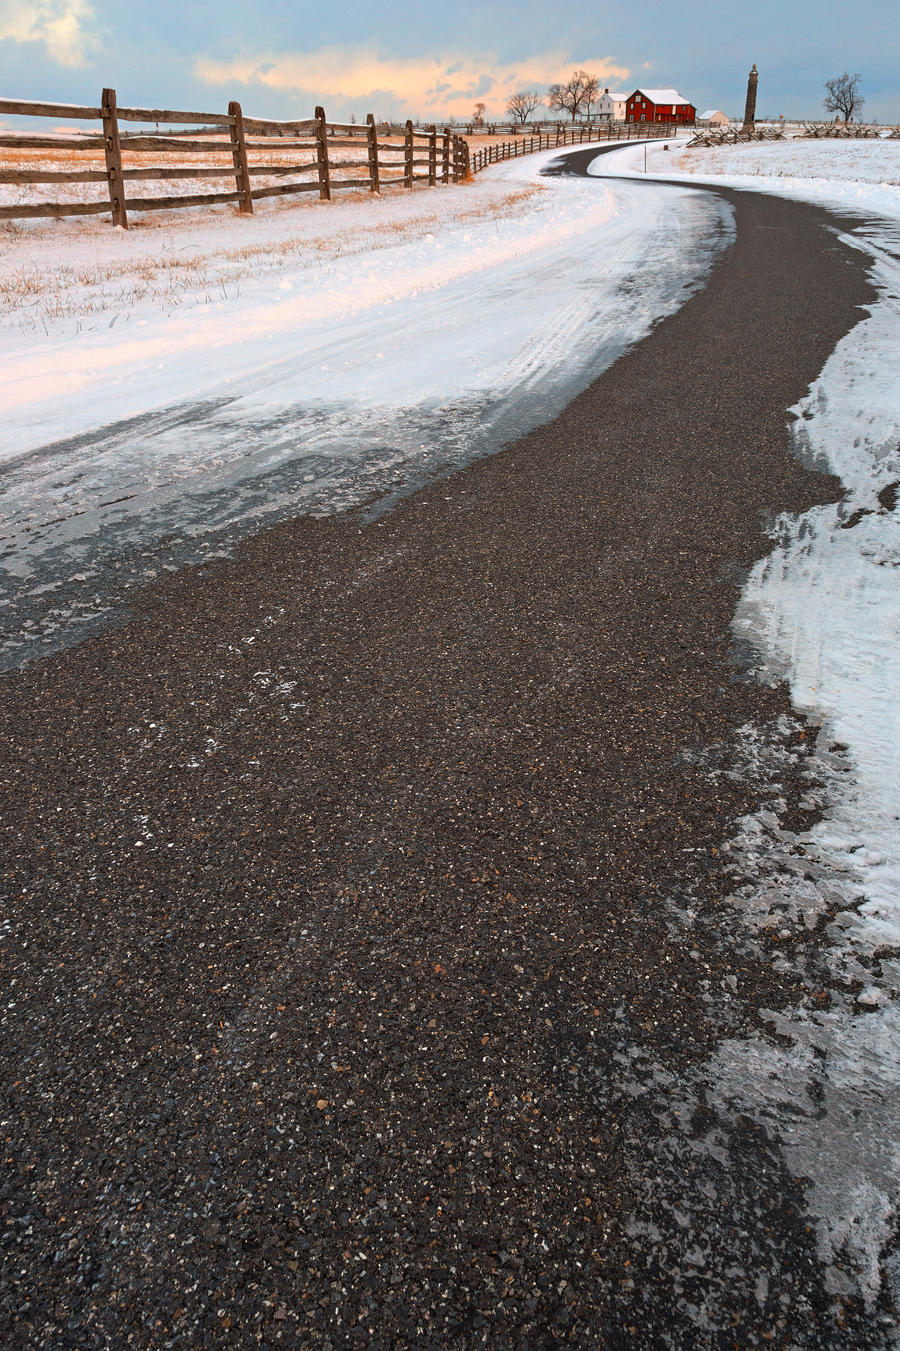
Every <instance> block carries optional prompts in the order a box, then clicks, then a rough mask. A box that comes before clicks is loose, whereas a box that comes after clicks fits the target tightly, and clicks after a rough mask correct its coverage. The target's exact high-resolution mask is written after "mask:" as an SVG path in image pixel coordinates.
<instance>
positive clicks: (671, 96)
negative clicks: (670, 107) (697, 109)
mask: <svg viewBox="0 0 900 1351" xmlns="http://www.w3.org/2000/svg"><path fill="white" fill-rule="evenodd" d="M634 92H635V94H643V96H644V98H645V99H649V101H650V102H651V103H687V104H690V106H691V107H692V108H693V106H694V105H693V104H692V103H691V101H690V99H686V98H685V97H684V95H683V94H679V92H678V90H677V89H636V90H635V91H634Z"/></svg>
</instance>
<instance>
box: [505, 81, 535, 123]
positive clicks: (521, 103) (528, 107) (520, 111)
mask: <svg viewBox="0 0 900 1351" xmlns="http://www.w3.org/2000/svg"><path fill="white" fill-rule="evenodd" d="M541 102H542V100H541V96H540V94H539V93H538V91H537V90H536V89H520V90H518V92H517V93H515V94H510V96H509V98H508V99H507V100H506V111H507V112H508V113H509V115H510V118H511V119H512V121H513V122H521V123H522V124H523V126H524V124H525V123H526V122H527V121H528V119H529V117H530V116H531V114H532V113H533V112H534V110H535V108H540V106H541Z"/></svg>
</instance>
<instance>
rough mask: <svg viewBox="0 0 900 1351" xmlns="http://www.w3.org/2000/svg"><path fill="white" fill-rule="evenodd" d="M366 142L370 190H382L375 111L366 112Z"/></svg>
mask: <svg viewBox="0 0 900 1351" xmlns="http://www.w3.org/2000/svg"><path fill="white" fill-rule="evenodd" d="M366 143H367V145H368V148H369V191H370V192H381V183H380V182H379V180H378V131H377V128H376V126H375V114H374V113H367V114H366Z"/></svg>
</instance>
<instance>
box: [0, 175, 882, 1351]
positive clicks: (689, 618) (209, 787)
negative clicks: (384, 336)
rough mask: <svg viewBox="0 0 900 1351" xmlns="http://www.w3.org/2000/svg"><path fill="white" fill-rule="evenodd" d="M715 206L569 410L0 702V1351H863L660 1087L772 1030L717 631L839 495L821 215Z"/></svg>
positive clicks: (200, 572) (708, 1129)
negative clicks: (774, 522) (802, 448)
mask: <svg viewBox="0 0 900 1351" xmlns="http://www.w3.org/2000/svg"><path fill="white" fill-rule="evenodd" d="M595 153H596V152H595V151H589V152H587V156H590V157H592V156H593V155H594V154H595ZM571 158H572V159H573V160H574V159H575V157H571ZM729 200H731V201H732V202H733V205H734V209H735V211H736V219H737V236H736V241H735V243H734V245H733V246H732V247H731V248H730V249H729V250H728V251H727V252H726V253H725V254H724V255H723V256H722V258H721V260H720V262H719V263H718V264H717V265H716V266H715V268H714V270H713V272H712V275H711V277H710V280H709V283H708V285H707V286H706V288H705V289H704V290H703V291H702V292H701V293H699V294H697V295H695V296H693V297H692V298H691V299H690V300H689V301H688V302H687V303H686V304H685V305H684V306H683V308H682V309H681V310H680V311H679V312H678V313H676V314H675V315H674V316H673V317H671V318H669V319H667V320H665V321H664V322H662V323H661V324H659V325H658V326H657V327H656V328H655V329H654V331H653V333H652V335H651V336H650V337H649V338H648V339H647V340H645V341H644V342H642V343H641V344H640V345H639V346H638V347H636V348H635V349H634V350H633V351H631V352H630V353H629V354H628V355H626V356H625V357H624V358H622V359H621V360H620V361H619V362H618V363H617V364H616V365H615V366H614V367H613V368H612V369H611V370H609V371H608V372H606V373H605V374H604V375H603V376H602V377H601V378H599V379H598V380H597V381H596V382H595V383H594V384H593V385H591V387H590V388H589V389H587V391H586V392H585V393H584V394H582V395H581V396H580V397H579V398H577V399H576V400H575V401H574V402H573V403H572V404H571V405H570V406H569V407H568V408H567V409H566V410H565V412H564V413H563V414H562V415H561V416H559V417H558V418H556V420H555V421H553V422H551V423H549V424H548V425H546V426H543V427H540V428H538V429H537V430H536V431H534V432H533V433H532V434H530V435H529V436H527V437H525V438H524V439H523V440H521V441H519V442H517V443H515V444H513V445H510V446H508V447H506V448H505V449H503V450H501V451H500V453H498V454H496V455H494V456H492V457H490V458H486V459H482V460H480V461H479V462H477V463H475V464H473V465H471V466H469V467H468V468H466V469H465V470H463V471H461V472H458V473H456V474H454V475H453V476H451V477H449V478H446V479H443V480H441V481H437V482H434V483H432V484H431V485H429V486H427V487H425V488H424V489H422V490H420V491H418V492H416V493H415V494H413V495H411V496H409V497H408V498H406V499H405V500H403V501H402V502H401V503H400V504H399V505H397V506H395V507H394V509H392V510H391V511H390V512H388V513H386V514H384V515H382V516H381V517H378V516H377V515H372V514H370V516H367V517H364V516H362V515H360V516H357V517H341V518H333V519H328V520H311V519H299V520H296V521H292V522H288V523H286V524H281V525H278V526H277V527H275V528H273V529H271V530H269V531H267V532H265V533H264V534H261V535H259V536H257V537H255V538H254V539H252V540H250V541H248V542H247V543H246V544H245V545H243V546H241V548H240V550H239V553H238V554H237V556H236V557H235V558H234V559H232V560H228V561H220V562H217V563H215V564H213V565H211V566H209V567H207V568H205V569H193V570H186V571H183V572H181V573H178V574H176V575H174V576H172V577H171V578H170V579H169V580H167V582H166V583H165V584H164V585H161V586H160V587H159V588H157V589H155V590H151V591H148V592H146V593H145V594H144V595H143V597H142V600H141V604H140V608H139V612H138V614H137V616H136V617H135V619H134V620H133V622H131V623H130V624H128V625H127V626H125V627H123V628H119V629H117V630H114V631H110V632H109V633H107V634H105V635H102V636H100V637H99V638H96V639H93V640H91V641H90V642H87V643H85V644H83V645H82V646H81V647H78V648H75V649H73V650H71V651H68V652H65V653H63V654H61V655H59V656H57V657H55V658H53V659H50V660H48V661H46V662H44V663H42V664H39V665H36V666H34V667H32V668H30V669H28V670H26V671H24V672H21V673H19V674H16V675H11V676H7V677H4V679H3V682H2V686H3V688H2V712H0V756H2V764H3V774H2V778H3V784H2V794H3V802H2V837H0V851H2V879H3V890H4V904H3V931H2V943H0V961H2V981H3V992H4V1006H3V1015H2V1016H3V1025H4V1060H5V1072H4V1075H3V1079H2V1084H0V1093H2V1107H0V1110H2V1139H3V1144H4V1156H3V1157H4V1169H3V1178H2V1191H0V1217H2V1242H3V1248H2V1255H3V1263H4V1265H3V1273H2V1282H0V1341H2V1344H3V1345H4V1346H5V1347H9V1348H25V1347H29V1348H30V1347H47V1348H51V1347H52V1348H54V1349H56V1348H81V1351H88V1348H106V1347H109V1348H113V1347H142V1348H143V1347H147V1348H149V1347H154V1348H155V1347H178V1348H195V1347H229V1348H230V1347H236V1348H243V1347H257V1346H263V1347H275V1346H288V1347H304V1348H306V1347H315V1348H321V1349H322V1351H329V1348H332V1349H333V1351H337V1349H338V1348H345V1347H360V1348H363V1347H373V1348H385V1351H387V1348H397V1347H423V1348H425V1347H427V1348H449V1347H453V1348H456V1347H482V1346H484V1347H491V1348H522V1349H523V1351H526V1349H527V1351H534V1349H535V1348H543V1347H551V1346H556V1345H562V1346H577V1347H584V1348H606V1347H609V1348H618V1347H634V1348H655V1347H665V1348H670V1347H673V1348H674V1347H678V1348H691V1349H694V1348H707V1347H709V1348H720V1347H722V1348H726V1347H727V1348H732V1347H738V1348H745V1347H750V1346H757V1345H759V1346H783V1347H796V1348H844V1347H848V1348H849V1347H875V1346H880V1345H882V1340H881V1338H882V1331H881V1329H882V1327H883V1324H884V1322H885V1320H889V1318H890V1311H889V1310H884V1309H882V1310H869V1311H868V1312H867V1311H865V1310H864V1309H862V1308H861V1307H860V1306H859V1305H858V1304H857V1303H855V1302H854V1300H853V1298H852V1297H850V1296H845V1297H844V1298H843V1299H839V1298H837V1296H836V1295H835V1294H834V1292H833V1290H832V1291H829V1290H828V1289H826V1283H825V1279H824V1273H823V1271H822V1270H821V1268H820V1266H819V1264H818V1262H817V1260H816V1255H815V1240H814V1235H813V1233H812V1232H811V1230H810V1227H809V1223H808V1220H807V1218H806V1216H805V1214H804V1208H803V1192H802V1189H801V1186H800V1185H799V1183H798V1181H797V1180H796V1179H794V1178H792V1177H790V1176H787V1175H786V1174H785V1172H784V1169H783V1167H782V1165H781V1163H780V1155H779V1153H778V1151H777V1148H776V1147H775V1145H774V1143H773V1142H772V1141H771V1140H769V1139H767V1138H766V1136H765V1135H764V1134H763V1133H762V1132H761V1131H760V1130H759V1128H758V1127H756V1126H754V1125H753V1124H752V1123H751V1122H749V1121H743V1122H741V1121H738V1123H737V1125H735V1123H734V1122H731V1123H728V1125H727V1126H726V1125H725V1124H724V1123H722V1122H721V1121H718V1120H717V1119H716V1117H715V1113H714V1112H713V1111H712V1109H711V1108H710V1107H708V1106H707V1105H706V1104H704V1103H703V1101H702V1100H700V1099H697V1098H696V1097H695V1098H694V1099H691V1100H688V1098H687V1097H686V1096H685V1093H684V1089H683V1085H684V1084H685V1082H687V1078H686V1076H689V1075H690V1072H691V1069H692V1067H693V1066H696V1065H698V1064H699V1063H701V1062H702V1061H703V1060H704V1059H706V1057H708V1055H709V1054H710V1052H711V1050H712V1049H713V1048H714V1047H715V1046H716V1045H717V1043H718V1042H720V1041H721V1040H722V1039H723V1038H724V1037H726V1036H735V1035H742V1034H748V1033H751V1032H752V1031H753V1030H754V1029H755V1028H757V1027H758V1026H759V1019H758V1014H759V1010H760V1009H761V1008H762V1007H766V1008H770V1009H771V1008H778V1007H782V1006H785V1005H787V1004H789V1003H790V1002H791V1001H793V1000H795V999H796V998H797V996H798V989H797V988H796V986H795V984H794V982H793V981H792V980H790V979H787V978H785V977H784V976H779V975H777V974H776V971H775V970H774V968H773V966H772V963H771V961H770V960H769V956H768V954H767V952H766V951H764V950H763V949H762V948H760V947H759V946H758V945H757V946H756V947H753V948H751V947H750V945H749V944H745V943H743V941H742V938H741V934H740V932H739V926H736V924H735V923H734V922H733V921H732V920H731V919H729V912H728V910H727V907H725V906H724V905H723V902H722V898H723V896H724V895H725V894H726V893H727V887H728V882H727V879H725V878H724V877H723V875H722V869H721V854H720V852H719V850H720V846H721V843H722V841H724V840H725V839H726V838H727V836H728V834H729V831H730V830H731V828H732V825H733V822H734V820H735V818H736V817H737V816H738V815H740V814H742V813H745V812H748V811H750V810H753V809H754V807H756V806H758V804H759V800H760V791H761V790H760V789H759V787H758V785H757V786H755V785H754V783H753V782H752V781H748V780H747V779H746V778H743V777H741V776H729V775H728V774H721V775H718V776H712V775H711V774H710V773H709V768H708V763H709V755H710V753H711V752H710V751H709V748H710V747H714V746H718V747H727V746H728V745H729V744H731V742H732V740H733V738H734V736H735V732H736V729H737V728H739V727H741V726H742V725H744V724H746V723H748V722H751V723H760V724H768V723H771V721H772V719H773V718H776V717H777V716H778V715H779V714H782V713H786V712H788V711H789V702H788V699H787V696H786V693H785V691H784V690H783V689H766V688H762V687H760V686H758V685H756V684H754V683H752V682H751V681H749V680H748V679H746V678H745V677H744V676H743V675H742V671H741V667H740V663H739V659H738V658H739V654H736V653H735V652H734V650H733V647H732V640H731V636H730V630H729V625H730V621H731V617H732V614H733V611H734V606H735V601H736V597H737V593H738V589H739V586H740V581H741V577H742V576H743V575H744V572H745V570H746V569H747V568H748V567H750V566H751V565H752V563H753V562H754V561H755V560H756V559H757V558H758V557H759V556H760V555H761V554H762V553H763V552H764V551H765V549H766V547H767V545H766V541H765V537H764V534H763V521H764V518H765V516H766V514H767V513H771V512H773V511H780V510H792V511H799V510H803V509H805V508H807V507H809V506H810V505H812V504H813V503H815V502H822V501H826V500H833V499H834V498H835V497H836V496H837V494H838V492H839V485H838V483H837V481H836V480H834V479H831V478H828V477H824V476H821V475H817V474H814V473H812V472H809V471H807V470H806V469H805V468H803V467H802V466H801V465H800V464H799V463H798V462H797V460H796V459H794V458H793V457H792V454H791V450H790V442H789V435H788V430H787V419H786V411H785V410H786V409H787V408H788V407H789V406H790V405H791V404H792V403H793V402H794V401H795V400H797V399H798V398H799V397H800V396H801V395H802V394H803V393H804V392H805V390H806V387H807V385H808V384H809V382H810V381H811V380H812V379H813V378H814V377H815V376H816V375H817V374H818V372H819V371H820V369H821V367H822V365H823V364H824V362H825V360H826V358H827V356H828V355H829V353H830V352H831V351H832V349H833V348H834V346H835V344H836V343H837V341H838V340H839V338H840V337H841V336H842V335H843V334H844V333H845V332H847V330H848V329H849V328H850V327H851V326H852V325H853V323H854V322H855V321H856V319H857V318H858V316H859V308H858V307H859V306H860V305H861V304H864V303H865V302H866V301H867V300H869V299H870V298H871V297H872V295H873V292H872V289H871V287H870V284H869V282H868V280H867V276H866V268H865V263H864V260H863V259H862V258H861V257H860V256H857V255H856V254H855V253H854V251H853V250H851V249H849V248H847V247H845V246H844V245H842V244H841V243H840V242H839V240H838V237H837V233H836V230H835V222H834V220H833V218H829V217H828V216H827V215H826V214H825V213H823V212H822V211H820V210H818V209H816V208H813V207H806V206H803V205H798V204H796V203H791V202H788V201H783V200H778V199H776V198H769V197H764V196H756V195H753V194H749V193H743V194H733V195H730V197H729ZM792 745H793V753H794V760H795V762H796V764H797V765H798V766H799V767H802V761H803V756H804V733H803V730H802V729H799V730H797V731H796V733H795V735H794V736H793V737H792ZM722 753H723V754H724V752H722ZM783 791H784V793H785V795H786V796H787V797H788V799H789V800H790V798H791V793H792V791H793V790H792V785H791V782H790V781H788V782H786V783H785V784H784V785H783ZM688 916H689V919H688ZM811 941H814V940H811ZM822 998H823V999H824V1000H826V1001H827V998H828V993H827V990H826V991H823V994H822ZM648 1198H651V1199H652V1203H653V1205H654V1206H656V1210H655V1211H654V1212H653V1214H652V1216H651V1218H650V1219H648V1218H647V1214H648V1210H647V1206H648V1204H649V1203H648ZM639 1213H640V1214H641V1215H642V1216H643V1218H642V1220H641V1221H640V1223H638V1222H637V1221H636V1219H635V1216H636V1215H637V1214H639Z"/></svg>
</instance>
